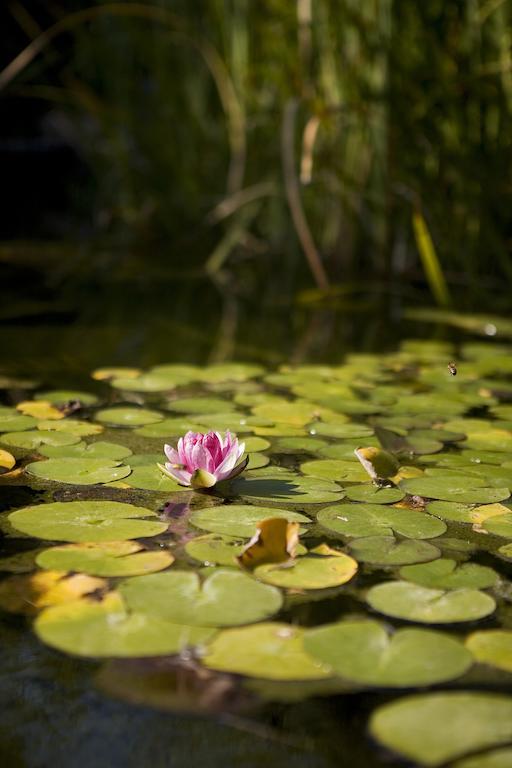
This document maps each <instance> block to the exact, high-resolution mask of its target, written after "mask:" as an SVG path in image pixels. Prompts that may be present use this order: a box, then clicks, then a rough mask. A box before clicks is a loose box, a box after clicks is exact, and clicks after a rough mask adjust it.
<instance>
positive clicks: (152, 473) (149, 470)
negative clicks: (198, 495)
mask: <svg viewBox="0 0 512 768" xmlns="http://www.w3.org/2000/svg"><path fill="white" fill-rule="evenodd" d="M160 460H161V461H162V459H160ZM125 482H126V484H127V485H129V486H130V488H140V489H141V490H144V491H159V492H160V493H176V492H177V491H186V490H187V488H186V487H184V486H182V485H179V484H178V483H177V482H176V481H175V480H173V479H172V478H170V477H167V475H164V473H163V472H162V471H161V470H160V469H159V468H158V467H157V466H156V464H144V465H142V466H138V467H132V471H131V474H130V475H129V477H127V478H126V480H125Z"/></svg>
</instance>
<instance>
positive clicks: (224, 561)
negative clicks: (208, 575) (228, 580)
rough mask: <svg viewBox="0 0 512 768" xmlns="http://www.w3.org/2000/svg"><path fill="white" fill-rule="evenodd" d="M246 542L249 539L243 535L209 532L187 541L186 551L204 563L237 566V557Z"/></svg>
mask: <svg viewBox="0 0 512 768" xmlns="http://www.w3.org/2000/svg"><path fill="white" fill-rule="evenodd" d="M246 543H247V539H244V538H243V537H241V536H224V535H222V534H220V533H207V534H206V535H205V536H197V537H196V538H195V539H192V540H191V541H189V542H187V544H186V546H185V552H186V553H187V555H189V556H190V557H192V558H193V559H194V560H198V561H199V562H200V563H202V564H203V565H224V566H237V562H236V558H237V557H238V555H240V554H241V552H242V550H243V549H244V547H245V545H246Z"/></svg>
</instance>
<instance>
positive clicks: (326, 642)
mask: <svg viewBox="0 0 512 768" xmlns="http://www.w3.org/2000/svg"><path fill="white" fill-rule="evenodd" d="M304 647H305V649H306V651H307V652H308V653H309V654H311V656H314V657H315V658H317V659H318V660H319V661H321V662H323V663H324V664H327V665H328V666H329V667H331V668H332V669H333V670H334V672H336V674H338V675H341V677H343V678H345V679H347V680H353V681H354V682H356V683H361V684H364V685H376V686H382V687H393V688H395V687H396V688H404V687H409V686H419V685H433V684H434V683H441V682H445V681H447V680H453V679H455V678H457V677H460V676H461V675H463V674H464V672H466V671H467V670H468V669H469V667H470V666H471V664H472V657H471V654H470V653H468V651H467V650H466V649H465V648H464V646H463V645H462V643H460V642H459V641H458V640H454V639H453V638H451V637H449V636H448V635H443V634H442V633H441V632H432V631H430V630H425V629H399V630H398V631H397V632H395V633H394V634H392V635H391V634H390V633H389V630H388V629H387V628H386V627H385V626H384V625H383V624H380V623H379V622H377V621H371V620H368V619H363V620H360V621H340V622H338V623H336V624H327V625H326V626H323V627H319V628H317V629H309V630H308V631H307V632H306V633H305V635H304Z"/></svg>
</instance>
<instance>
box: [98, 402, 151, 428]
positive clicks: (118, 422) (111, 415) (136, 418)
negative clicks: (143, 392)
mask: <svg viewBox="0 0 512 768" xmlns="http://www.w3.org/2000/svg"><path fill="white" fill-rule="evenodd" d="M94 418H95V419H96V421H100V422H101V423H102V424H111V425H112V426H115V427H141V426H143V425H145V424H155V423H156V422H158V421H163V418H164V417H163V414H161V413H159V412H158V411H152V410H149V408H135V407H124V408H104V409H103V410H101V411H97V412H96V413H95V415H94Z"/></svg>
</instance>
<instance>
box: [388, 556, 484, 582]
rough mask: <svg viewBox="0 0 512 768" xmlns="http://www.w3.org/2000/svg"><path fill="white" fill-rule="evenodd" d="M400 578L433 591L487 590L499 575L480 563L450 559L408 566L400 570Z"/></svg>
mask: <svg viewBox="0 0 512 768" xmlns="http://www.w3.org/2000/svg"><path fill="white" fill-rule="evenodd" d="M400 576H401V577H402V578H403V579H405V580H406V581H413V582H414V583H415V584H421V586H423V587H431V588H432V589H460V588H462V587H469V588H471V589H487V588H488V587H493V586H494V585H495V584H496V582H497V580H498V574H497V573H496V571H495V570H493V569H492V568H488V567H487V566H484V565H478V563H457V562H456V561H455V560H450V559H448V558H440V559H439V560H433V561H432V562H430V563H418V564H417V565H406V566H404V567H403V568H401V569H400Z"/></svg>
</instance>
